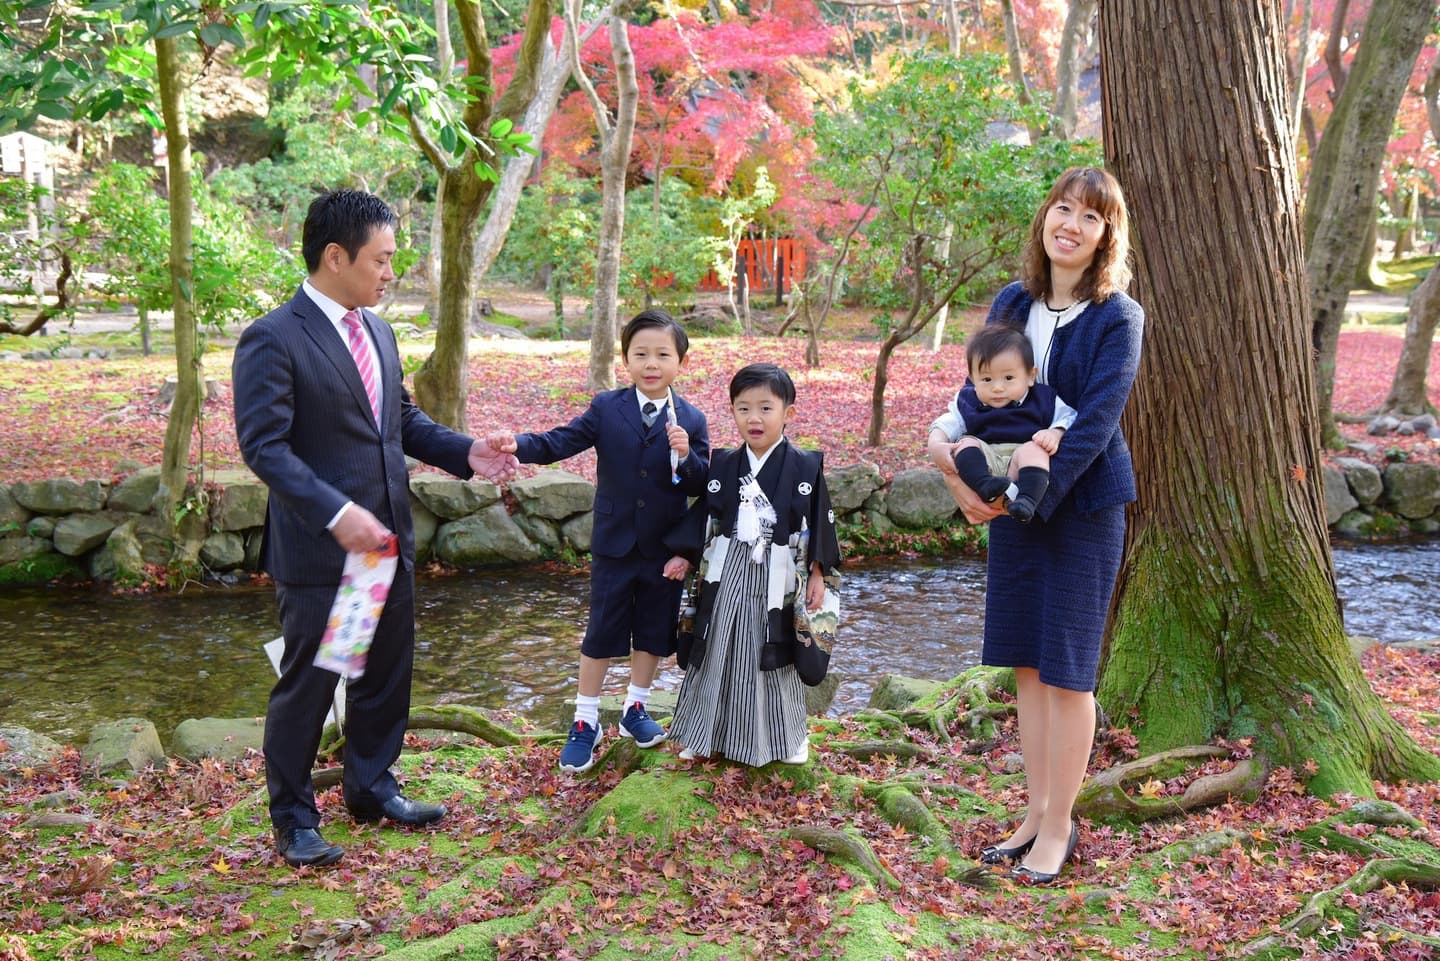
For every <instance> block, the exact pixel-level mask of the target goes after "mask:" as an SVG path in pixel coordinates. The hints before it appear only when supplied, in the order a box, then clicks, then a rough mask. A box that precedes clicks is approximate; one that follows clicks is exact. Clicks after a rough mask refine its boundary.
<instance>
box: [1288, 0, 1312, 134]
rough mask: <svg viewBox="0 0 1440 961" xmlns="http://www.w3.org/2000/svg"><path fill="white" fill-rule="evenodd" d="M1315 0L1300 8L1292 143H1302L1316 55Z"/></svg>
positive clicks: (1306, 0)
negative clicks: (1307, 81)
mask: <svg viewBox="0 0 1440 961" xmlns="http://www.w3.org/2000/svg"><path fill="white" fill-rule="evenodd" d="M1314 21H1315V0H1304V3H1303V4H1302V5H1301V7H1300V42H1299V43H1298V44H1296V46H1295V65H1294V70H1293V71H1292V72H1291V74H1290V142H1291V143H1292V144H1298V143H1299V142H1300V129H1301V123H1300V108H1301V107H1302V106H1304V104H1305V74H1306V73H1307V72H1308V71H1309V69H1310V58H1311V56H1313V55H1314V51H1315V46H1314V43H1315V41H1314V35H1315V31H1314V30H1313V29H1311V28H1312V26H1313V25H1314Z"/></svg>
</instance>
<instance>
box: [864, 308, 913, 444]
mask: <svg viewBox="0 0 1440 961" xmlns="http://www.w3.org/2000/svg"><path fill="white" fill-rule="evenodd" d="M904 342H905V338H901V337H897V336H896V335H895V332H894V331H891V332H890V334H889V335H888V336H887V337H886V338H885V339H884V340H883V341H881V342H880V353H879V354H877V355H876V357H875V380H874V382H873V383H872V384H871V385H870V432H869V434H867V435H866V437H865V443H866V444H867V445H868V446H870V447H879V446H880V440H881V438H882V437H883V436H884V434H885V388H886V387H887V386H889V384H890V357H891V355H893V354H894V353H895V348H896V347H899V346H900V345H901V344H902V343H904Z"/></svg>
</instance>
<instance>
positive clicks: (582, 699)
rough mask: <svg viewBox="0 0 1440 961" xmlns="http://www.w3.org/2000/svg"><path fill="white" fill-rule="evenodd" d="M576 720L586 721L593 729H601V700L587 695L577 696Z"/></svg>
mask: <svg viewBox="0 0 1440 961" xmlns="http://www.w3.org/2000/svg"><path fill="white" fill-rule="evenodd" d="M575 720H577V721H584V722H585V723H586V724H588V725H590V726H591V727H593V728H596V729H598V728H599V727H600V698H599V697H598V696H597V697H590V696H589V695H587V694H576V695H575Z"/></svg>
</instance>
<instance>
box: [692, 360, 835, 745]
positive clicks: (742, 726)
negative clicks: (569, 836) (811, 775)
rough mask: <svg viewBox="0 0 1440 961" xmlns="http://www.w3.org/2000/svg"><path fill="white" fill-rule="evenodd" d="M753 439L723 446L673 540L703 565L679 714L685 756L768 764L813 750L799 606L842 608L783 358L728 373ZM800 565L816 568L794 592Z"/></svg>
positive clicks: (815, 471) (823, 490) (817, 481)
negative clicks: (799, 654) (798, 663)
mask: <svg viewBox="0 0 1440 961" xmlns="http://www.w3.org/2000/svg"><path fill="white" fill-rule="evenodd" d="M730 402H731V412H732V414H733V415H734V418H735V424H736V426H737V427H738V428H739V431H740V434H741V436H742V437H743V438H744V441H745V442H744V444H743V445H742V446H740V447H737V448H735V449H733V450H725V451H721V452H718V453H716V454H715V455H714V456H713V458H712V459H711V462H710V472H709V477H708V480H707V482H706V486H705V491H706V495H705V497H703V498H701V499H698V500H697V501H696V502H695V504H694V505H693V506H692V507H691V509H690V514H689V515H688V517H687V519H686V523H685V524H684V525H683V526H682V527H680V528H677V529H676V531H675V532H674V534H673V535H672V537H671V538H669V539H667V544H669V545H671V546H672V547H673V549H674V550H675V553H676V555H677V556H676V557H675V558H672V560H671V564H672V565H680V566H681V567H682V569H683V566H684V565H685V564H686V562H688V563H690V564H698V565H699V572H698V585H699V586H698V601H697V605H696V612H695V621H694V643H693V646H692V647H691V649H689V650H688V651H686V650H682V651H680V652H679V654H680V658H681V660H682V661H683V663H682V665H681V666H683V667H684V668H685V669H686V673H685V679H684V681H683V683H682V684H681V686H680V695H679V701H678V704H677V706H676V710H675V717H674V720H673V722H672V724H671V728H670V736H671V739H672V740H674V741H676V742H677V743H679V744H680V745H682V748H683V750H682V751H681V753H680V757H681V758H683V759H687V760H688V759H693V758H697V757H708V756H711V755H720V756H723V757H725V758H727V759H728V760H731V761H736V762H739V763H741V764H747V765H751V766H755V767H759V766H761V765H764V764H769V763H770V762H772V761H784V762H786V763H790V764H803V763H805V761H806V760H807V759H808V757H809V740H808V737H807V730H806V709H805V685H804V683H803V682H802V680H801V677H800V675H799V674H798V673H797V672H796V668H795V651H796V643H797V640H796V631H795V605H797V604H801V605H804V606H805V607H806V609H807V610H809V611H811V612H815V613H816V614H818V613H819V612H821V610H822V605H824V606H826V607H830V608H832V610H830V611H829V612H828V613H829V614H831V615H833V616H835V617H838V614H839V611H838V599H837V598H838V595H836V594H835V592H834V591H827V590H826V579H827V578H828V579H829V580H830V581H831V583H832V584H838V581H837V580H836V578H837V576H838V574H837V568H838V566H839V563H840V547H839V543H838V540H837V538H836V535H835V514H834V511H833V510H832V509H831V505H830V494H829V491H828V489H827V487H826V484H825V475H824V456H823V455H822V454H821V453H820V452H819V451H807V450H802V449H800V448H798V447H796V446H794V445H793V444H791V443H790V442H789V441H788V440H787V439H786V438H785V435H784V430H785V425H786V423H787V422H788V421H789V420H790V418H791V416H792V415H793V414H794V410H795V385H794V383H793V381H792V380H791V379H790V376H789V375H788V374H787V373H786V372H785V371H784V370H782V369H781V368H779V367H777V366H775V365H774V364H752V365H749V366H747V367H744V368H742V369H741V370H740V371H739V372H737V373H736V374H735V376H734V378H733V379H732V380H731V382H730ZM797 565H798V566H799V567H800V568H801V569H802V570H805V571H806V573H807V575H808V576H807V577H806V578H805V579H804V580H805V583H806V587H805V594H804V595H801V596H797V586H798V581H799V578H797Z"/></svg>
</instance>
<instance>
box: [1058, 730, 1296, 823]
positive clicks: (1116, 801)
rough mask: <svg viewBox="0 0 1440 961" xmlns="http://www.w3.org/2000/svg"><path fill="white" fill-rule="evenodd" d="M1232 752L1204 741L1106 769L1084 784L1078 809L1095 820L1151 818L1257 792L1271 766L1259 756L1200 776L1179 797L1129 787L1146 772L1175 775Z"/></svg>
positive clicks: (1146, 776)
mask: <svg viewBox="0 0 1440 961" xmlns="http://www.w3.org/2000/svg"><path fill="white" fill-rule="evenodd" d="M1228 753H1229V752H1228V751H1226V750H1225V749H1224V748H1219V747H1212V746H1210V745H1204V744H1200V745H1194V746H1191V747H1178V748H1174V749H1173V750H1169V751H1162V752H1160V753H1158V754H1152V755H1150V756H1149V757H1144V758H1140V759H1139V760H1137V761H1131V762H1130V763H1128V764H1121V765H1118V766H1116V767H1112V768H1110V769H1108V770H1105V771H1101V772H1100V773H1099V774H1097V775H1095V777H1093V778H1091V779H1090V780H1089V781H1088V782H1086V784H1085V786H1084V787H1083V788H1081V790H1080V796H1079V798H1077V799H1076V802H1075V814H1076V816H1078V817H1085V818H1092V819H1095V820H1106V819H1116V818H1120V819H1124V820H1128V821H1134V822H1139V821H1149V820H1153V819H1155V818H1162V817H1173V816H1174V815H1177V814H1183V813H1185V812H1187V811H1194V810H1196V809H1198V808H1203V807H1211V806H1213V805H1216V804H1221V803H1224V801H1225V800H1226V799H1228V798H1231V797H1236V796H1240V797H1246V796H1253V795H1254V794H1256V793H1257V792H1258V791H1259V790H1260V788H1261V787H1263V786H1264V784H1265V778H1266V777H1267V776H1268V775H1269V769H1268V767H1267V766H1266V765H1265V764H1263V763H1261V762H1260V761H1258V760H1256V759H1254V758H1245V759H1242V760H1240V761H1237V762H1236V763H1235V766H1234V767H1232V768H1231V769H1230V770H1228V771H1224V772H1222V773H1220V774H1210V775H1206V776H1205V777H1200V778H1196V779H1195V780H1194V781H1193V782H1191V784H1190V786H1189V787H1187V788H1186V789H1185V793H1184V794H1182V795H1180V796H1179V797H1166V798H1153V799H1152V798H1146V797H1139V798H1137V797H1133V796H1131V795H1130V794H1129V793H1128V792H1127V791H1126V790H1125V787H1126V785H1127V784H1134V783H1136V782H1139V781H1141V780H1142V779H1145V778H1154V777H1173V776H1174V775H1175V774H1176V773H1178V772H1179V771H1182V770H1184V768H1185V767H1187V766H1189V763H1190V762H1193V761H1206V760H1210V759H1213V758H1220V757H1225V756H1226V755H1227V754H1228Z"/></svg>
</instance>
